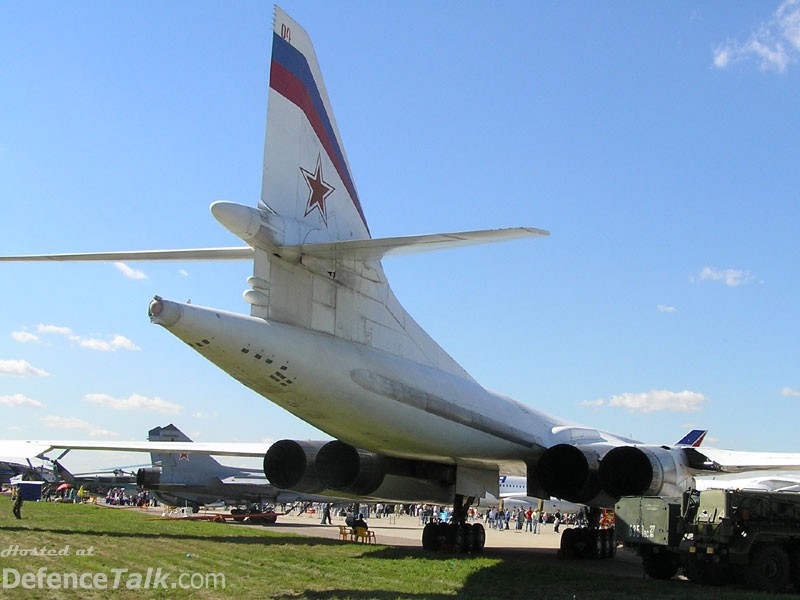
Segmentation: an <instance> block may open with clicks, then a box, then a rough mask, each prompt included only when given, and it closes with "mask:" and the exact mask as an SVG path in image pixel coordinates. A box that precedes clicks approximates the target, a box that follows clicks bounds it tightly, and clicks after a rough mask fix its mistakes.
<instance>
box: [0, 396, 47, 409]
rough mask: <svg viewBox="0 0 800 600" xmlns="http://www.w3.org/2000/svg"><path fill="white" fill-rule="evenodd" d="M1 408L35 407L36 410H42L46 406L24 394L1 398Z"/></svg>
mask: <svg viewBox="0 0 800 600" xmlns="http://www.w3.org/2000/svg"><path fill="white" fill-rule="evenodd" d="M0 406H8V407H12V406H33V407H34V408H42V407H44V404H42V403H41V402H39V401H38V400H34V399H33V398H28V397H27V396H23V395H22V394H13V395H11V396H0Z"/></svg>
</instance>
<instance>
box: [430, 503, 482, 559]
mask: <svg viewBox="0 0 800 600" xmlns="http://www.w3.org/2000/svg"><path fill="white" fill-rule="evenodd" d="M473 501H474V498H465V497H464V496H462V495H460V494H459V495H457V496H456V501H455V504H454V507H453V517H452V519H451V521H450V523H428V524H427V525H425V528H424V529H423V530H422V547H423V548H424V549H425V550H430V551H433V552H435V551H437V550H449V551H451V552H457V553H459V554H462V553H465V552H482V551H483V548H484V546H485V545H486V531H484V529H483V525H481V524H480V523H467V522H466V521H467V509H468V508H469V506H470V504H472V502H473Z"/></svg>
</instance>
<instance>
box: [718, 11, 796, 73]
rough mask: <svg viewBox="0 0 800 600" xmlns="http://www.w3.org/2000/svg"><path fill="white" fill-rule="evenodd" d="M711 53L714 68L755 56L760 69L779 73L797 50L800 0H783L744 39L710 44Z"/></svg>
mask: <svg viewBox="0 0 800 600" xmlns="http://www.w3.org/2000/svg"><path fill="white" fill-rule="evenodd" d="M713 54H714V66H715V67H717V68H718V69H724V68H726V67H728V66H730V65H731V64H734V63H736V62H740V61H743V60H746V59H748V58H755V59H756V60H758V61H759V66H760V67H761V69H762V70H764V71H777V72H779V73H783V72H784V71H785V70H786V68H787V67H788V66H789V64H791V63H792V62H795V60H796V59H797V56H798V54H800V0H784V2H783V3H781V5H780V6H779V7H778V9H777V10H776V11H775V14H774V15H773V16H772V17H770V18H769V19H768V20H766V21H764V22H763V23H761V24H759V25H758V26H757V27H756V28H755V30H754V32H753V33H752V34H750V37H749V38H748V39H747V41H745V42H743V43H739V42H736V41H731V40H728V41H726V42H725V43H723V44H719V45H718V46H717V47H716V48H714V51H713Z"/></svg>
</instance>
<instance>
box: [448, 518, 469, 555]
mask: <svg viewBox="0 0 800 600" xmlns="http://www.w3.org/2000/svg"><path fill="white" fill-rule="evenodd" d="M450 528H451V532H452V534H453V551H454V552H456V553H457V554H465V553H466V552H468V551H469V546H468V542H467V525H466V524H465V523H453V524H451V525H450Z"/></svg>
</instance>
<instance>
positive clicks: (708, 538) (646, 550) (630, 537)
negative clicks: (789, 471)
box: [616, 490, 800, 592]
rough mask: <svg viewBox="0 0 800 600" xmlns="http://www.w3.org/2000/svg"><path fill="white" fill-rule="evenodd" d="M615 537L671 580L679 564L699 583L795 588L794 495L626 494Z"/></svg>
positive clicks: (798, 537)
mask: <svg viewBox="0 0 800 600" xmlns="http://www.w3.org/2000/svg"><path fill="white" fill-rule="evenodd" d="M616 519H617V524H616V525H617V526H616V530H617V539H618V540H619V541H621V542H622V543H623V545H624V546H625V548H627V549H631V550H634V551H636V552H637V553H638V554H639V555H640V556H641V557H642V566H643V567H644V571H645V573H646V574H647V575H648V576H650V577H652V578H654V579H670V578H671V577H673V576H674V575H675V574H676V573H677V572H678V569H680V568H683V571H684V574H685V575H686V577H687V578H688V579H690V580H692V581H695V582H698V583H704V584H712V585H721V584H724V583H726V582H728V581H740V580H743V581H744V583H745V584H746V585H747V586H748V587H750V588H753V589H757V590H763V591H768V592H781V591H784V590H786V589H787V588H788V587H789V585H790V584H793V585H794V587H795V590H796V591H798V592H800V493H797V492H765V491H760V490H705V491H703V492H699V493H698V492H696V491H689V492H687V493H685V494H684V495H683V497H682V498H661V497H652V496H649V497H643V496H630V497H624V498H620V500H619V502H618V503H617V505H616Z"/></svg>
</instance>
